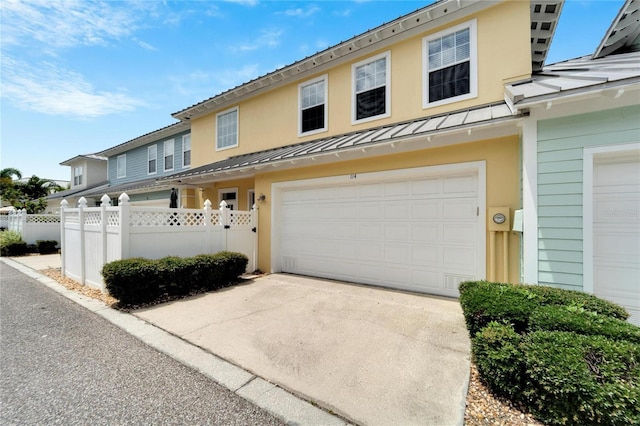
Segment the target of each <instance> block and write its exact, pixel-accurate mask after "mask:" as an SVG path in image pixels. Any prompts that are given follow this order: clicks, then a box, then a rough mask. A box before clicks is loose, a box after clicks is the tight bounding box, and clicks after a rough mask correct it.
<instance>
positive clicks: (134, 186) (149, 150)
mask: <svg viewBox="0 0 640 426" xmlns="http://www.w3.org/2000/svg"><path fill="white" fill-rule="evenodd" d="M90 160H93V161H90ZM98 161H99V163H96V162H98ZM60 164H61V165H68V166H71V173H72V177H73V178H74V181H73V184H72V187H71V189H70V190H68V191H64V192H60V193H57V194H54V195H52V196H50V197H48V200H49V203H50V204H53V202H54V201H57V204H55V206H59V202H60V201H62V199H63V198H64V199H66V200H67V201H68V202H69V205H70V206H73V207H75V206H77V202H78V199H80V197H84V198H85V199H87V205H89V206H97V205H100V203H101V201H100V199H101V198H102V197H103V196H104V195H105V194H106V195H108V196H109V197H110V198H111V204H112V205H117V203H118V197H119V196H120V195H121V194H122V193H123V192H126V193H127V195H129V197H130V204H131V205H141V206H149V207H169V200H170V195H171V189H172V187H173V186H176V191H177V192H178V193H179V196H178V197H179V198H178V200H179V203H178V204H179V206H184V207H193V205H194V202H195V200H194V195H193V194H194V192H195V189H194V187H193V186H192V187H191V188H189V187H188V186H186V185H180V187H179V188H178V187H177V185H173V186H172V185H170V184H168V183H166V182H165V183H162V182H158V178H160V177H162V176H166V175H169V174H172V173H175V172H176V171H184V170H188V169H189V168H190V167H191V143H190V130H189V123H188V122H186V123H185V122H179V123H175V124H172V125H169V126H166V127H163V128H161V129H158V130H155V131H153V132H150V133H147V134H145V135H142V136H139V137H137V138H135V139H132V140H130V141H127V142H124V143H122V144H119V145H116V146H114V147H111V148H108V149H105V150H104V151H101V152H98V153H96V154H93V155H83V156H78V157H74V158H72V159H71V160H67V161H65V162H63V163H60ZM87 173H88V175H86V174H87ZM85 175H86V177H85ZM98 175H100V176H102V180H101V181H100V182H97V183H96V181H97V179H95V178H93V177H95V176H98Z"/></svg>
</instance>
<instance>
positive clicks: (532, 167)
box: [522, 118, 538, 284]
mask: <svg viewBox="0 0 640 426" xmlns="http://www.w3.org/2000/svg"><path fill="white" fill-rule="evenodd" d="M522 210H523V232H522V252H523V254H522V258H523V259H522V262H523V282H524V283H528V284H537V283H538V120H537V119H536V118H528V119H525V120H524V122H523V129H522Z"/></svg>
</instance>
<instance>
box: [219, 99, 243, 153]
mask: <svg viewBox="0 0 640 426" xmlns="http://www.w3.org/2000/svg"><path fill="white" fill-rule="evenodd" d="M216 123H217V124H216V126H217V127H216V150H221V149H227V148H234V147H236V146H238V107H235V108H233V109H230V110H227V111H224V112H221V113H219V114H218V115H217V116H216Z"/></svg>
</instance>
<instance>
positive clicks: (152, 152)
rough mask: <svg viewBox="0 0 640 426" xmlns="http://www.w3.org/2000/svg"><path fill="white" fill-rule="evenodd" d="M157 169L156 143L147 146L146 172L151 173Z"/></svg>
mask: <svg viewBox="0 0 640 426" xmlns="http://www.w3.org/2000/svg"><path fill="white" fill-rule="evenodd" d="M157 171H158V145H151V146H149V147H147V173H148V174H150V175H152V174H155V173H156V172H157Z"/></svg>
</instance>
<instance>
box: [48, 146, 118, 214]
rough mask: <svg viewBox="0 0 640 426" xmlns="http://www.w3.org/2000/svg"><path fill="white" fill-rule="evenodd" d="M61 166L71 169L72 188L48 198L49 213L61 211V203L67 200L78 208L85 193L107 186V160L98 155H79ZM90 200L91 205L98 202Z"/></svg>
mask: <svg viewBox="0 0 640 426" xmlns="http://www.w3.org/2000/svg"><path fill="white" fill-rule="evenodd" d="M60 165H61V166H69V167H70V188H69V189H67V190H65V191H60V192H56V193H54V194H51V195H49V196H48V197H47V198H46V201H47V210H46V211H47V212H48V213H55V212H57V211H59V210H60V202H61V201H62V200H63V199H66V200H67V202H69V205H71V206H76V205H77V204H78V200H79V199H80V197H82V196H83V195H82V194H83V193H85V192H87V191H89V190H91V189H94V188H100V187H104V186H105V185H106V184H107V158H106V157H102V156H100V155H96V154H88V155H77V156H75V157H73V158H70V159H68V160H66V161H63V162H62V163H60ZM99 199H100V197H97V198H96V199H95V200H93V199H89V200H88V201H89V204H90V205H94V204H95V202H96V200H98V201H99Z"/></svg>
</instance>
